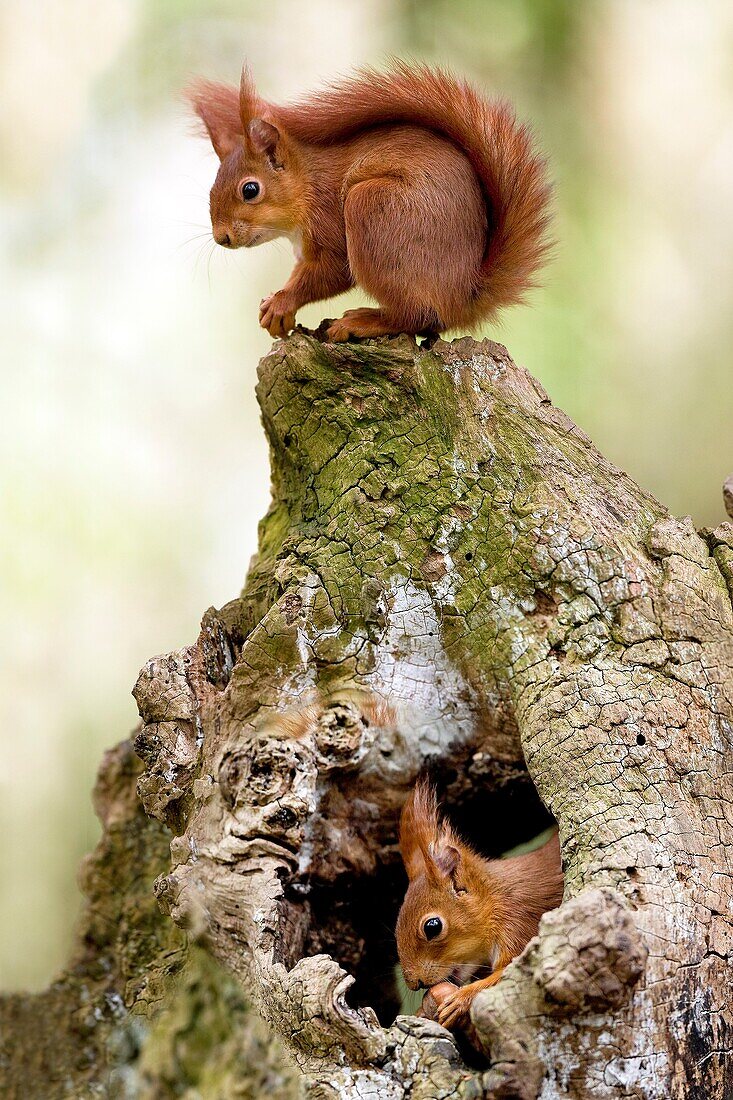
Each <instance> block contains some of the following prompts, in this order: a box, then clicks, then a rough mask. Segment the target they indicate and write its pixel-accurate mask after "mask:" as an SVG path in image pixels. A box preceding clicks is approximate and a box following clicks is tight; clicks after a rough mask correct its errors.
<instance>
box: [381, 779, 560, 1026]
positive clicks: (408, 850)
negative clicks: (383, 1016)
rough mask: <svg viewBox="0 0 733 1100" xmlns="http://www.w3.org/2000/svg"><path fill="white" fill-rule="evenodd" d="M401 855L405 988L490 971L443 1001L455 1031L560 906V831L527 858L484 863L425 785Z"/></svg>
mask: <svg viewBox="0 0 733 1100" xmlns="http://www.w3.org/2000/svg"><path fill="white" fill-rule="evenodd" d="M400 850H401V852H402V858H403V861H404V864H405V869H406V871H407V876H408V879H409V885H408V888H407V893H406V895H405V900H404V901H403V903H402V908H401V909H400V912H399V916H398V918H397V930H396V935H397V951H398V954H399V958H400V963H401V966H402V971H403V974H404V976H405V981H406V982H407V985H408V986H409V987H410V988H411V989H418V988H420V987H421V986H425V987H430V986H434V985H436V984H438V983H439V982H444V981H446V980H451V979H458V980H461V979H462V978H465V977H466V976H467V975H470V974H474V973H475V972H476V971H481V970H482V969H488V970H490V973H489V974H488V976H487V977H484V978H481V979H479V980H477V981H472V982H471V983H470V984H469V985H466V986H463V987H462V988H457V989H456V991H455V992H454V993H452V994H451V995H450V996H448V997H446V998H442V999H441V1000H442V1003H441V1005H440V1009H439V1014H438V1019H439V1020H440V1022H441V1023H442V1024H444V1025H445V1026H446V1027H448V1026H453V1025H454V1024H457V1023H459V1022H460V1021H461V1020H462V1019H464V1018H465V1017H466V1016H467V1014H468V1012H469V1010H470V1006H471V1002H472V1001H473V998H474V997H475V995H476V993H478V992H479V990H481V989H487V988H489V987H490V986H492V985H495V984H496V982H498V981H499V980H500V978H501V975H502V973H503V970H504V968H505V967H506V966H507V964H508V963H509V962H511V960H512V959H513V958H515V956H516V955H519V954H520V953H521V952H522V951H523V950H524V948H525V947H526V945H527V944H528V943H529V941H530V940H531V939H532V937H533V936H535V935H536V934H537V929H538V927H539V921H540V917H541V916H542V914H543V913H546V912H547V911H548V910H549V909H554V908H555V907H556V906H557V905H559V904H560V902H561V901H562V891H563V877H562V867H561V862H560V845H559V841H558V838H557V834H555V835H554V836H553V837H551V839H550V840H548V841H547V843H546V844H545V845H544V846H543V847H541V848H539V849H537V850H536V851H534V852H530V853H528V854H527V855H522V856H514V857H511V858H509V859H498V860H489V859H484V858H483V857H482V856H480V855H478V854H477V853H476V852H474V851H473V849H472V848H470V847H469V845H467V844H466V843H465V842H464V841H463V840H461V838H460V837H459V836H458V835H457V834H456V833H455V832H454V830H453V829H452V828H451V826H450V824H448V823H447V822H446V821H443V820H441V818H440V815H439V811H438V805H437V801H436V797H435V791H434V790H433V788H432V787H431V786H430V784H429V783H427V782H426V781H425V780H420V781H419V782H418V784H417V785H416V787H415V789H414V790H413V791H412V792H411V793H410V795H409V797H408V799H407V802H406V803H405V806H404V808H403V811H402V818H401V821H400ZM430 917H438V918H439V919H440V921H441V923H442V931H441V933H440V935H438V936H437V937H436V938H435V939H431V940H428V939H427V938H426V936H425V934H424V925H425V921H426V920H428V919H429V918H430Z"/></svg>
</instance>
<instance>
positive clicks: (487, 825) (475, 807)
mask: <svg viewBox="0 0 733 1100" xmlns="http://www.w3.org/2000/svg"><path fill="white" fill-rule="evenodd" d="M430 775H431V778H432V780H433V781H434V783H435V786H436V789H437V792H438V798H439V801H440V804H441V808H442V812H443V814H444V815H445V817H446V818H447V819H448V820H449V821H450V822H451V823H452V824H453V825H454V826H455V828H456V829H457V831H458V832H459V833H460V835H461V836H462V837H463V838H464V839H465V840H466V841H468V843H469V844H471V845H472V847H473V848H475V849H476V850H477V851H478V852H480V853H481V854H482V855H484V856H486V857H487V858H489V859H497V858H499V857H501V856H502V855H506V854H507V853H510V852H511V853H512V854H514V849H516V848H518V847H519V846H521V845H528V844H530V842H532V841H533V840H534V839H535V838H537V837H538V836H539V835H540V834H542V833H543V832H544V831H545V830H547V829H548V828H549V827H551V826H552V825H554V820H553V818H552V815H551V814H550V813H549V812H548V810H547V809H546V808H545V806H544V804H543V803H542V801H541V800H540V797H539V795H538V793H537V790H536V788H535V786H534V784H533V782H532V780H531V778H530V776H529V774H528V773H527V772H526V771H524V772H519V771H518V770H516V769H515V770H514V771H513V773H512V775H511V777H510V778H506V779H504V780H498V781H497V778H496V775H493V776H486V777H480V778H476V777H471V778H469V776H468V769H467V768H463V767H461V766H457V765H456V763H455V762H453V763H452V765H450V764H446V763H445V762H443V763H441V762H439V761H438V762H434V763H431V766H430ZM352 804H353V805H354V807H355V814H357V813H358V810H357V809H356V808H357V807H358V805H359V800H358V798H354V799H353V802H352ZM398 825H399V811H397V812H396V813H395V814H394V815H393V816H392V819H391V820H388V821H384V820H383V821H382V822H381V828H379V829H376V830H373V831H372V832H371V834H370V835H371V836H372V837H373V838H374V839H375V847H376V851H375V858H376V870H375V871H374V873H372V874H358V873H353V872H350V871H347V872H343V873H341V874H339V875H338V876H337V877H336V878H335V879H334V880H333V881H319V880H318V879H317V878H314V877H311V878H310V879H309V880H308V883H307V893H306V897H307V903H308V905H309V909H310V921H309V930H308V933H307V935H306V940H305V944H304V954H305V955H314V954H319V953H322V952H325V953H327V954H329V955H331V956H332V957H333V958H334V959H336V960H337V962H339V963H340V965H341V966H342V967H343V968H344V969H345V970H347V971H348V972H349V973H350V974H352V975H353V976H354V978H355V982H354V985H353V987H352V989H351V990H350V991H349V995H348V1000H349V1003H350V1004H351V1005H352V1006H354V1007H365V1006H367V1005H369V1006H371V1007H372V1008H373V1009H374V1010H375V1011H376V1013H377V1016H378V1018H379V1021H380V1023H381V1024H382V1025H384V1026H388V1025H389V1024H391V1023H392V1022H393V1021H394V1018H395V1016H396V1015H397V1014H398V1013H399V1012H400V1011H401V1009H402V996H403V992H404V991H401V990H400V989H399V983H398V980H397V973H398V970H397V964H398V961H399V960H398V957H397V947H396V943H395V935H394V930H395V924H396V920H397V913H398V912H399V909H400V906H401V904H402V900H403V898H404V896H405V891H406V889H407V875H406V874H405V871H404V867H403V865H402V861H401V859H400V856H399V851H398V848H397V835H398ZM355 827H356V828H357V829H358V822H356V823H355ZM377 837H379V840H378V841H376V838H377ZM303 885H304V884H303V883H300V884H298V886H297V887H296V889H297V890H298V893H299V898H298V900H299V901H301V902H302V900H303V893H302V892H301V891H302V888H303Z"/></svg>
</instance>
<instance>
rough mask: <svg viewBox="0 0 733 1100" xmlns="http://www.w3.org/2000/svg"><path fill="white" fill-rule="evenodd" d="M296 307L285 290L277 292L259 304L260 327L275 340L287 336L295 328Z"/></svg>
mask: <svg viewBox="0 0 733 1100" xmlns="http://www.w3.org/2000/svg"><path fill="white" fill-rule="evenodd" d="M296 309H297V306H296V305H295V303H294V302H293V299H292V298H291V297H290V295H289V294H288V292H287V291H286V290H277V291H275V293H274V294H270V295H269V297H267V298H263V299H262V301H261V302H260V325H261V326H262V328H266V329H267V331H268V332H269V334H270V336H273V337H275V338H277V337H280V336H287V334H288V333H289V332H292V330H293V329H294V328H295V311H296Z"/></svg>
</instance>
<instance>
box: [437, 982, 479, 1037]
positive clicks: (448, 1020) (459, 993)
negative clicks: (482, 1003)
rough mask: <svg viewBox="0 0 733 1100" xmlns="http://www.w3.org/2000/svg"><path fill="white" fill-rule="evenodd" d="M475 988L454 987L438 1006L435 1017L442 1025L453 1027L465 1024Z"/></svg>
mask: <svg viewBox="0 0 733 1100" xmlns="http://www.w3.org/2000/svg"><path fill="white" fill-rule="evenodd" d="M474 993H475V990H473V989H471V987H470V986H466V987H464V988H463V989H455V990H453V991H451V992H450V993H448V995H447V996H446V997H445V998H444V999H443V1000H442V1001H441V1003H440V1004H439V1006H438V1013H437V1019H438V1023H439V1024H442V1025H443V1027H447V1028H455V1027H460V1026H461V1025H463V1024H465V1023H466V1022H467V1021H468V1019H469V1015H470V1012H471V1002H472V1001H473V998H474Z"/></svg>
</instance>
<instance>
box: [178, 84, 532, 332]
mask: <svg viewBox="0 0 733 1100" xmlns="http://www.w3.org/2000/svg"><path fill="white" fill-rule="evenodd" d="M190 98H191V101H192V104H193V107H194V110H195V112H196V113H197V115H198V116H199V118H200V119H201V120H202V122H203V123H204V126H205V128H206V130H207V132H208V134H209V137H210V139H211V142H212V144H213V146H214V150H215V152H216V153H217V155H218V157H219V159H220V161H221V164H220V167H219V171H218V173H217V176H216V180H215V182H214V186H213V187H212V189H211V202H210V207H211V223H212V229H213V235H214V239H215V240H216V241H217V243H218V244H220V245H223V246H224V247H225V248H241V247H244V248H251V247H252V246H254V245H257V244H263V243H264V242H265V241H271V240H274V239H275V238H276V237H289V238H290V240H291V241H292V243H293V247H294V250H295V254H296V260H297V262H296V264H295V268H294V269H293V272H292V275H291V276H290V278H289V279H288V281H287V283H286V284H285V286H284V287H283V289H282V290H278V291H277V292H276V293H275V294H271V295H270V296H269V297H268V298H265V299H263V301H262V302H261V304H260V324H261V325H262V327H263V328H265V329H267V330H268V332H269V333H270V334H271V335H272V336H284V335H285V334H286V333H287V332H289V331H290V330H291V329H292V328H293V327H294V326H295V315H296V313H297V311H298V310H299V309H300V307H301V306H304V305H306V303H308V302H316V301H319V300H321V299H323V298H331V297H333V296H334V295H337V294H341V293H342V292H343V291H346V290H348V289H349V288H350V287H352V286H355V285H358V286H360V287H361V288H362V289H363V290H364V291H366V292H367V294H368V295H369V296H370V297H372V298H374V299H375V300H376V301H377V302H378V303H379V308H377V309H353V310H348V311H347V312H346V313H345V314H344V316H343V317H341V318H340V319H339V320H336V321H334V322H333V323H332V324H331V326H330V328H329V329H328V331H327V338H328V339H329V340H348V339H349V337H352V336H356V337H362V336H363V337H368V336H383V335H393V334H397V333H401V332H407V333H411V334H417V333H423V332H431V333H434V332H443V331H445V330H446V329H454V328H458V327H461V328H472V327H475V326H476V325H477V324H478V323H479V322H481V321H486V320H490V319H492V318H493V317H495V315H496V313H497V311H498V310H499V309H501V308H502V307H504V306H508V305H512V304H513V303H515V302H518V301H520V300H521V299H522V297H523V295H524V293H525V291H526V290H527V289H528V288H529V287H530V286H532V285H533V276H534V274H535V272H536V270H537V268H538V267H539V266H540V264H541V263H542V261H543V260H544V258H545V256H546V253H547V248H548V243H547V240H546V236H545V233H546V228H547V222H548V199H549V185H548V183H547V179H546V175H545V165H544V161H543V160H542V158H541V157H540V156H538V154H537V153H536V151H535V150H534V149H533V146H532V141H531V137H530V134H529V132H528V131H527V129H526V127H525V126H523V125H521V124H519V123H518V122H517V121H516V120H515V117H514V113H513V111H512V110H511V108H510V107H509V106H508V105H507V104H506V103H502V102H493V101H490V100H487V99H485V98H484V97H483V96H482V95H481V94H480V93H479V92H478V91H476V89H474V88H473V87H471V86H470V85H469V84H467V83H465V82H464V81H462V80H457V79H454V78H453V77H452V76H449V75H448V74H447V73H445V72H442V71H439V70H432V69H428V68H424V67H420V66H415V67H411V66H408V65H407V64H403V63H397V64H395V65H394V67H393V68H392V69H390V70H389V71H387V72H384V73H380V72H375V71H372V70H364V71H361V72H359V73H357V74H356V75H355V76H353V77H352V78H350V79H348V80H344V81H343V82H341V83H338V84H334V85H332V86H330V87H327V88H325V89H324V90H322V91H318V92H315V93H314V94H313V95H311V96H309V97H307V98H306V99H304V100H302V101H301V102H299V103H295V104H293V105H290V106H285V107H278V106H275V105H274V104H271V103H267V102H265V101H264V100H262V99H260V98H259V96H258V94H257V91H256V89H255V87H254V84H253V82H252V79H251V77H250V74H249V71H248V70H247V68H246V67H245V69H244V70H243V73H242V80H241V85H240V88H239V90H237V89H236V88H234V87H230V86H228V85H225V84H216V83H211V82H207V81H201V82H199V83H197V84H196V85H194V87H193V88H192V89H191V91H190Z"/></svg>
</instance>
